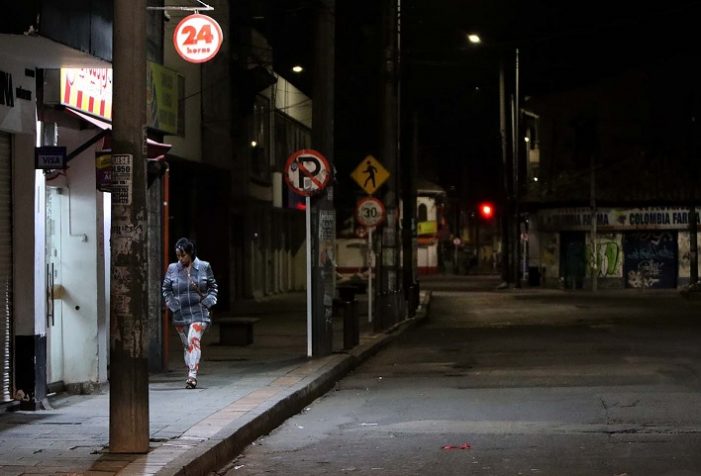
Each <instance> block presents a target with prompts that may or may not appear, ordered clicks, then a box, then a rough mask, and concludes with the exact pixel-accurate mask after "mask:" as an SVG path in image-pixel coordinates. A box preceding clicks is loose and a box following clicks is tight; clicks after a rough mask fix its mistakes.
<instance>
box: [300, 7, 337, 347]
mask: <svg viewBox="0 0 701 476" xmlns="http://www.w3.org/2000/svg"><path fill="white" fill-rule="evenodd" d="M335 10H336V0H319V1H318V3H317V12H316V33H315V39H314V48H315V55H314V57H315V61H314V77H313V81H314V101H313V102H312V117H313V120H314V125H313V127H312V144H313V147H314V149H316V150H318V151H319V152H321V153H322V154H324V156H325V157H326V158H327V159H328V161H329V164H330V165H331V167H332V168H333V157H334V102H335V99H334V69H335V53H334V49H335V45H336V39H335V36H336V28H335V21H336V13H335ZM310 203H311V204H312V210H311V212H312V216H311V234H310V236H308V237H307V239H309V240H311V260H312V355H313V356H315V357H322V356H324V355H329V354H330V353H331V352H332V351H333V328H332V324H333V298H334V294H335V292H336V272H335V269H334V268H335V266H334V263H333V261H334V259H335V258H334V257H333V256H334V252H335V251H334V250H335V248H336V210H335V209H334V205H333V186H332V185H329V186H327V187H326V188H325V189H324V190H323V191H322V192H321V193H320V194H319V195H317V196H316V197H312V199H311V201H310ZM322 257H323V258H322ZM307 259H309V257H308V258H307Z"/></svg>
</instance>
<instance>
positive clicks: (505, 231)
mask: <svg viewBox="0 0 701 476" xmlns="http://www.w3.org/2000/svg"><path fill="white" fill-rule="evenodd" d="M504 83H505V81H504V61H503V60H501V61H499V138H500V141H501V166H502V177H503V182H502V186H503V190H502V205H501V210H499V217H500V219H501V279H502V281H503V283H502V284H501V286H505V285H508V283H510V282H512V279H511V265H510V262H511V226H510V223H511V162H509V152H508V140H507V138H506V86H505V84H504Z"/></svg>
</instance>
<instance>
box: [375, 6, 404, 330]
mask: <svg viewBox="0 0 701 476" xmlns="http://www.w3.org/2000/svg"><path fill="white" fill-rule="evenodd" d="M382 15H383V22H382V24H383V27H382V30H383V35H382V37H383V47H384V49H383V73H384V74H383V75H382V111H381V114H382V139H381V141H382V149H381V150H382V156H381V160H382V164H383V165H384V166H385V168H386V169H387V171H388V172H389V173H390V177H389V180H387V182H386V184H385V185H384V187H385V189H384V195H383V201H384V204H385V209H386V212H387V219H386V220H385V223H384V225H383V226H382V233H381V235H380V236H381V243H382V248H381V256H382V259H381V262H380V266H379V269H380V270H381V271H380V272H379V273H378V274H379V276H380V279H379V282H378V291H379V294H380V295H379V296H378V300H377V304H378V313H377V316H376V320H375V322H376V324H377V325H376V326H375V328H376V329H384V328H387V327H389V326H391V325H392V324H393V323H394V322H395V320H396V317H397V311H398V309H397V304H398V303H397V301H396V299H395V297H396V293H397V292H398V291H399V275H398V268H399V249H400V248H399V240H398V233H397V232H398V221H399V220H398V218H399V206H398V205H399V200H398V197H397V192H398V187H397V185H398V178H399V168H398V167H397V162H398V160H397V155H398V154H397V152H398V151H397V130H398V127H397V122H398V121H397V69H396V68H397V57H396V39H397V36H396V32H397V30H396V28H397V0H383V8H382Z"/></svg>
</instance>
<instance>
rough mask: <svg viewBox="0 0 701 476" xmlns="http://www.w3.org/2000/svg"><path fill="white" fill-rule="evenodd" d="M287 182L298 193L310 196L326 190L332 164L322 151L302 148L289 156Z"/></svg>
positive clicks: (286, 169)
mask: <svg viewBox="0 0 701 476" xmlns="http://www.w3.org/2000/svg"><path fill="white" fill-rule="evenodd" d="M284 176H285V182H287V185H288V186H289V187H290V189H291V190H292V191H293V192H295V193H296V194H298V195H302V196H304V197H310V196H312V195H316V194H317V193H319V192H321V191H322V190H324V188H325V187H326V185H327V184H328V183H329V180H331V166H330V164H329V161H328V160H326V157H324V156H323V155H322V154H321V152H318V151H316V150H314V149H302V150H298V151H297V152H295V153H293V154H292V155H290V156H289V157H288V158H287V163H286V164H285V174H284Z"/></svg>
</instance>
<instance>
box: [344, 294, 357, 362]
mask: <svg viewBox="0 0 701 476" xmlns="http://www.w3.org/2000/svg"><path fill="white" fill-rule="evenodd" d="M359 343H360V326H359V323H358V300H357V299H353V300H351V301H343V348H344V349H346V350H348V349H352V348H353V347H355V346H356V345H358V344H359Z"/></svg>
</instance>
